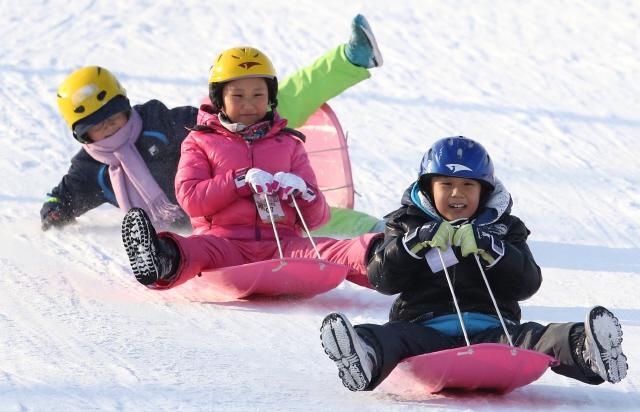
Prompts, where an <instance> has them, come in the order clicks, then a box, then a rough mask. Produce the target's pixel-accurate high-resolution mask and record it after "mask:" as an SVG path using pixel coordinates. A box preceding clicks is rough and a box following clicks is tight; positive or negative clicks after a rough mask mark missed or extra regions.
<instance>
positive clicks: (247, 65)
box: [238, 62, 262, 70]
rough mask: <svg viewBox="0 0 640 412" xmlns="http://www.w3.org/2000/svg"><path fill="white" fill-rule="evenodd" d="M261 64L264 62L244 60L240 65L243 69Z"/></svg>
mask: <svg viewBox="0 0 640 412" xmlns="http://www.w3.org/2000/svg"><path fill="white" fill-rule="evenodd" d="M261 65H262V64H261V63H258V62H244V63H240V64H239V65H238V66H240V67H242V68H243V69H247V70H249V69H250V68H252V67H253V66H261Z"/></svg>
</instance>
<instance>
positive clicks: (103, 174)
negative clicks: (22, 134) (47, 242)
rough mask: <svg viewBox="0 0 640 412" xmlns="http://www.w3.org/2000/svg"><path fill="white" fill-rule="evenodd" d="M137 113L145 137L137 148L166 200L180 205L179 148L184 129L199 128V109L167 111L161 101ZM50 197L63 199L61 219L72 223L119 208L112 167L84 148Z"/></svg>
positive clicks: (149, 102) (136, 107) (147, 104)
mask: <svg viewBox="0 0 640 412" xmlns="http://www.w3.org/2000/svg"><path fill="white" fill-rule="evenodd" d="M134 109H135V110H136V111H137V112H138V114H140V117H142V134H141V136H140V137H139V138H138V140H137V141H136V147H137V148H138V151H139V152H140V155H141V156H142V159H143V160H144V162H145V163H146V165H147V167H148V168H149V171H150V172H151V175H152V176H153V177H154V178H155V180H156V182H157V183H158V185H159V186H160V187H161V188H162V190H163V191H164V193H165V194H166V195H167V198H168V199H169V200H170V201H171V203H173V204H175V205H177V204H178V202H177V200H176V194H175V189H174V179H175V176H176V170H177V169H178V161H179V160H180V144H181V143H182V141H183V140H184V139H185V138H186V137H187V134H189V130H187V129H186V128H185V126H193V125H195V124H196V116H197V114H198V109H197V108H195V107H190V106H183V107H176V108H174V109H168V108H167V107H166V106H165V105H164V104H163V103H162V102H160V101H158V100H151V101H148V102H147V103H144V104H139V105H136V106H134ZM48 196H50V197H56V198H58V199H60V201H61V202H62V204H63V208H62V211H61V213H62V216H61V218H62V219H65V220H73V218H75V217H77V216H80V215H82V214H84V213H86V212H87V211H89V210H91V209H94V208H96V207H98V206H100V205H102V204H103V203H110V204H112V205H114V206H116V207H117V206H118V204H117V201H116V197H115V194H114V192H113V187H112V186H111V179H110V177H109V166H108V165H106V164H103V163H100V162H98V161H97V160H95V159H94V158H92V157H91V156H90V155H89V154H88V153H87V152H86V151H85V150H84V148H81V149H80V151H79V152H78V153H77V154H76V155H75V156H74V157H73V158H72V159H71V167H70V168H69V171H68V172H67V174H66V175H65V176H64V177H63V178H62V181H61V182H60V184H58V186H57V187H55V188H54V189H53V190H52V191H51V193H48ZM185 223H186V222H185Z"/></svg>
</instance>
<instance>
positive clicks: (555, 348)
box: [355, 321, 604, 390]
mask: <svg viewBox="0 0 640 412" xmlns="http://www.w3.org/2000/svg"><path fill="white" fill-rule="evenodd" d="M355 329H356V331H357V333H358V335H360V336H361V337H362V338H364V340H365V342H367V343H369V344H370V345H371V346H372V347H373V348H374V349H375V350H376V353H377V354H378V356H377V358H378V360H379V362H380V363H381V364H380V365H377V366H376V368H375V369H374V371H373V374H374V376H372V377H371V383H370V384H369V386H367V388H366V389H365V390H373V389H375V388H376V387H377V386H378V385H379V384H380V383H381V382H382V381H383V380H384V379H385V378H386V377H387V376H389V374H390V373H391V371H393V369H394V368H395V367H396V365H397V364H398V363H399V362H400V361H402V360H403V359H406V358H410V357H412V356H417V355H422V354H425V353H431V352H437V351H441V350H446V349H452V348H459V347H463V346H466V341H465V340H464V337H459V338H450V337H448V336H447V335H445V334H443V333H442V332H440V331H438V330H436V329H433V328H430V327H427V326H423V325H421V324H419V323H413V322H408V321H397V322H389V323H386V324H384V325H375V324H362V325H357V326H355ZM507 330H508V331H509V335H510V336H511V340H512V342H513V344H514V346H517V347H519V348H523V349H530V350H534V351H537V352H542V353H544V354H547V355H550V356H553V357H554V358H556V359H558V360H559V361H560V365H558V366H555V367H553V368H551V370H552V371H554V372H555V373H558V374H560V375H563V376H567V377H570V378H573V379H577V380H579V381H581V382H584V383H588V384H591V385H599V384H601V383H603V382H604V380H603V379H602V378H601V377H600V376H598V375H597V374H595V373H593V372H592V371H591V370H590V368H589V367H588V366H586V365H585V364H584V361H583V360H582V355H581V354H578V352H581V351H582V350H583V346H584V340H585V331H584V324H583V323H551V324H549V325H547V326H543V325H541V324H539V323H535V322H527V323H523V324H520V325H511V326H508V327H507ZM469 341H470V343H471V344H472V345H473V344H477V343H502V344H507V345H508V344H509V341H508V339H507V338H506V336H505V333H504V330H503V329H502V327H498V328H492V329H489V330H486V331H484V332H480V333H478V334H475V335H472V336H469Z"/></svg>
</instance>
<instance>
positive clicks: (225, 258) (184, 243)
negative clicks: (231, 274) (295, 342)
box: [153, 232, 384, 289]
mask: <svg viewBox="0 0 640 412" xmlns="http://www.w3.org/2000/svg"><path fill="white" fill-rule="evenodd" d="M158 235H159V236H160V237H171V238H172V239H173V240H175V241H176V243H177V244H178V246H179V248H180V254H181V258H182V264H181V266H180V269H179V271H178V273H177V274H176V277H175V280H174V281H173V282H172V283H171V284H170V285H167V286H166V287H164V286H162V285H159V284H155V285H154V286H153V287H154V289H163V288H165V289H169V288H174V287H176V286H178V285H181V284H183V283H184V282H186V281H188V280H190V279H193V278H194V277H195V276H196V275H197V274H198V273H200V272H207V271H211V270H213V269H216V268H223V267H228V266H238V265H244V264H247V263H253V262H259V261H263V260H270V259H279V258H280V253H279V252H278V244H277V243H276V241H275V239H270V240H260V241H243V240H237V239H226V238H222V237H218V236H213V235H194V236H189V237H183V236H180V235H177V234H175V233H171V232H161V233H159V234H158ZM383 236H384V234H383V233H367V234H364V235H361V236H358V237H357V238H354V239H346V240H337V239H333V238H328V237H314V238H313V240H314V242H315V244H316V246H317V248H318V252H320V256H321V257H322V259H324V260H328V261H330V262H334V263H339V264H342V265H345V266H349V267H351V268H353V270H352V271H351V272H350V273H349V275H347V280H348V281H351V282H353V283H356V284H358V285H360V286H365V287H368V288H371V285H370V284H369V280H368V279H367V262H366V256H367V250H368V248H369V244H370V243H371V241H372V240H373V239H375V238H378V237H383ZM280 245H281V246H282V253H283V255H284V257H303V258H314V259H315V258H317V255H316V252H315V250H314V249H313V245H312V244H311V241H310V240H309V239H308V238H302V237H285V238H282V239H280Z"/></svg>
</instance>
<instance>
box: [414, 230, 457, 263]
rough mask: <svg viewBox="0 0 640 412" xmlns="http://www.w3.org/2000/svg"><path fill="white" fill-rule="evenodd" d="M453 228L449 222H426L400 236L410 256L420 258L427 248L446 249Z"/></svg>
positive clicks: (450, 239)
mask: <svg viewBox="0 0 640 412" xmlns="http://www.w3.org/2000/svg"><path fill="white" fill-rule="evenodd" d="M453 233H454V229H453V226H451V224H450V223H449V222H427V223H425V224H424V225H422V226H420V227H419V228H416V229H414V230H412V231H411V232H407V233H406V234H405V235H404V237H403V238H402V243H404V247H405V249H406V250H407V252H409V254H410V255H411V256H413V257H414V258H416V259H422V258H424V257H425V256H426V254H427V252H428V251H429V249H431V248H433V247H438V248H440V250H442V251H445V250H447V245H450V244H451V241H452V238H453Z"/></svg>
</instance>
